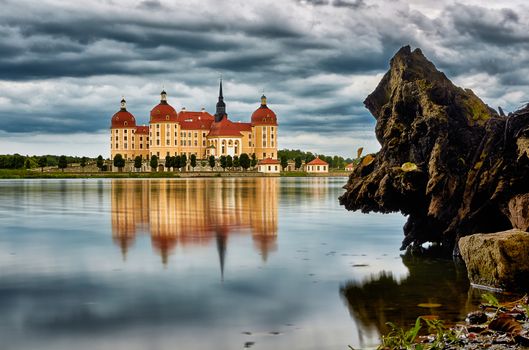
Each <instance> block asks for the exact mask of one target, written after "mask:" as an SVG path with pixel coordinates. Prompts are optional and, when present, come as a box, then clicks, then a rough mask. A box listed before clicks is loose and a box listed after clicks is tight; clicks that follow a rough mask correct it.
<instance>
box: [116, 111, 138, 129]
mask: <svg viewBox="0 0 529 350" xmlns="http://www.w3.org/2000/svg"><path fill="white" fill-rule="evenodd" d="M110 127H111V128H135V127H136V119H135V118H134V116H133V115H132V114H131V113H129V112H127V110H125V109H122V110H120V111H118V112H117V113H116V114H114V115H113V116H112V122H111V125H110Z"/></svg>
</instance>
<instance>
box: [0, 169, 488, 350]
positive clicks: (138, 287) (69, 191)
mask: <svg viewBox="0 0 529 350" xmlns="http://www.w3.org/2000/svg"><path fill="white" fill-rule="evenodd" d="M346 180H347V179H346V178H218V179H217V178H215V179H213V178H208V179H151V180H132V179H131V180H123V179H94V180H78V179H75V180H5V181H0V315H1V316H0V339H1V343H2V346H1V348H2V349H37V348H38V349H54V350H60V349H76V350H82V349H91V350H94V349H127V350H133V349H207V350H212V349H215V350H223V349H243V348H251V349H319V350H321V349H341V350H346V349H348V348H347V346H348V345H351V346H353V347H355V348H359V347H373V346H376V345H377V344H378V339H379V334H380V332H383V331H385V330H387V326H386V325H385V323H386V322H388V321H392V322H396V323H398V324H402V325H408V324H411V323H413V322H414V320H415V318H416V317H417V316H419V315H429V314H435V315H440V316H441V317H442V318H443V319H447V320H451V321H455V320H458V319H462V318H464V315H465V314H466V311H467V310H469V309H471V308H473V306H474V305H475V304H476V303H477V300H478V298H479V296H476V295H474V294H475V293H473V292H472V291H471V290H470V291H469V287H468V281H467V280H466V275H465V272H464V270H462V269H461V268H460V267H459V266H457V265H454V263H452V262H451V261H445V260H441V259H436V258H424V257H422V258H421V257H413V256H401V252H399V250H398V248H399V247H400V243H401V240H402V226H403V224H404V222H405V218H404V217H403V216H402V215H400V214H391V215H382V214H369V215H366V214H361V213H352V212H347V211H346V210H345V209H344V208H343V207H341V206H340V205H339V204H338V200H337V198H338V196H340V195H341V194H342V193H343V189H342V186H343V185H344V184H345V182H346ZM421 303H427V304H435V303H438V304H441V307H428V308H424V307H419V306H417V305H418V304H421Z"/></svg>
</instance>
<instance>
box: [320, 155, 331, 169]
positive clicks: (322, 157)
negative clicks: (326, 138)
mask: <svg viewBox="0 0 529 350" xmlns="http://www.w3.org/2000/svg"><path fill="white" fill-rule="evenodd" d="M320 159H322V160H324V161H326V162H327V163H328V164H329V169H330V168H334V162H333V159H332V157H331V156H323V155H322V156H321V157H320Z"/></svg>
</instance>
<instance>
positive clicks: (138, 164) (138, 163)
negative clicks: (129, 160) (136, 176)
mask: <svg viewBox="0 0 529 350" xmlns="http://www.w3.org/2000/svg"><path fill="white" fill-rule="evenodd" d="M141 163H142V159H141V156H136V158H134V167H135V168H136V171H140V169H141Z"/></svg>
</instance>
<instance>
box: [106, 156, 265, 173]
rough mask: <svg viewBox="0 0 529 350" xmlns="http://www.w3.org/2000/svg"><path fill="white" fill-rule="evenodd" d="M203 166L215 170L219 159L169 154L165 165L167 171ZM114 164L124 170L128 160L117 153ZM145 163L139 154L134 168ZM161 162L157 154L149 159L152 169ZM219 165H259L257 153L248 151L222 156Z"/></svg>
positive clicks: (241, 166) (226, 166)
mask: <svg viewBox="0 0 529 350" xmlns="http://www.w3.org/2000/svg"><path fill="white" fill-rule="evenodd" d="M199 162H200V165H201V166H202V168H205V167H206V166H209V167H210V168H211V170H213V169H214V168H215V167H216V166H217V159H216V158H215V157H214V156H209V157H208V158H207V159H202V160H198V159H197V156H196V155H194V154H192V155H191V156H190V157H189V160H188V159H187V156H186V155H185V154H182V155H180V156H167V157H165V162H164V164H163V166H164V167H165V168H166V169H167V171H170V170H171V169H172V170H173V171H182V170H187V167H188V166H190V167H191V168H192V169H193V171H194V170H195V168H196V167H197V166H198V165H199ZM113 164H114V166H115V167H116V168H118V169H119V171H122V170H123V168H124V167H125V164H126V161H125V158H123V156H122V155H121V154H119V153H118V154H116V155H115V156H114V159H113ZM142 164H143V158H142V157H141V156H137V157H136V158H134V168H136V169H137V170H140V169H141V167H142ZM159 164H160V162H159V159H158V157H157V156H156V155H153V156H152V157H151V158H150V160H149V166H150V167H151V169H152V170H157V169H158V166H159ZM218 165H219V166H220V167H221V168H222V169H223V170H226V168H228V169H231V170H237V169H240V168H242V169H243V170H245V171H246V170H248V169H249V168H250V167H255V166H256V165H257V158H256V156H255V153H254V154H252V155H251V156H250V155H249V154H247V153H242V154H241V155H240V156H233V157H232V156H230V155H228V156H220V157H219V160H218Z"/></svg>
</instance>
